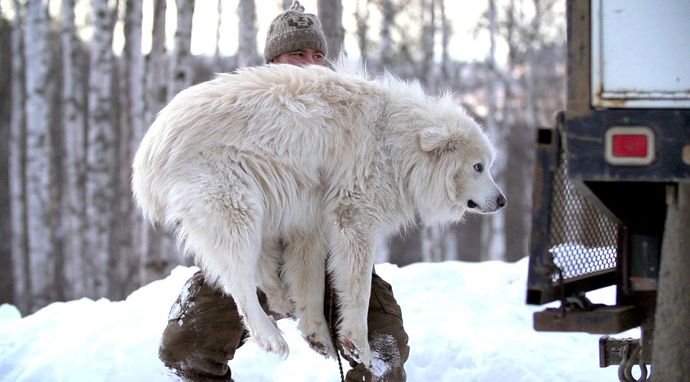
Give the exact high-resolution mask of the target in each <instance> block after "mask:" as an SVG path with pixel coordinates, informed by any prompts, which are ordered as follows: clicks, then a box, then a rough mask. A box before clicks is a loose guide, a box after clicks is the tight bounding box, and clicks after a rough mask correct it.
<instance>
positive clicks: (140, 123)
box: [115, 0, 147, 293]
mask: <svg viewBox="0 0 690 382" xmlns="http://www.w3.org/2000/svg"><path fill="white" fill-rule="evenodd" d="M142 19H143V13H142V2H141V1H138V0H127V1H126V3H125V11H124V34H125V46H124V52H123V56H124V59H123V61H122V64H123V68H122V72H123V75H122V77H121V78H122V79H123V80H122V82H123V86H122V91H121V94H122V100H121V104H122V108H121V110H122V111H121V114H122V117H121V120H122V123H121V124H120V155H119V156H120V163H122V166H121V168H120V171H119V174H120V180H119V182H118V183H119V184H120V197H119V202H120V203H119V205H120V212H119V213H120V216H119V217H118V221H122V222H131V224H122V225H117V226H118V227H119V230H118V231H119V234H118V236H119V237H120V246H119V247H120V253H121V254H120V261H119V264H118V266H117V267H116V268H115V269H116V271H117V273H118V280H119V282H118V283H119V284H121V285H120V287H121V288H122V289H121V293H124V292H126V291H127V290H129V289H131V288H133V287H136V286H139V285H141V282H140V280H139V272H138V267H139V260H140V258H141V253H140V252H139V251H138V250H139V248H140V247H139V243H140V241H141V236H142V234H141V227H142V226H143V224H144V221H143V218H142V215H141V214H140V213H139V211H138V209H137V208H136V206H135V205H134V200H133V199H132V197H131V191H130V179H131V174H132V168H131V166H130V165H129V164H130V163H132V157H133V156H134V153H135V152H136V150H137V148H138V147H139V142H140V141H141V139H142V138H143V136H144V133H145V132H146V127H147V126H146V122H145V120H146V114H145V112H146V110H145V108H146V99H145V91H144V86H145V69H146V62H145V61H144V56H143V54H142V52H141V40H142Z"/></svg>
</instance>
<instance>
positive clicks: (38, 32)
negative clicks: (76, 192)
mask: <svg viewBox="0 0 690 382" xmlns="http://www.w3.org/2000/svg"><path fill="white" fill-rule="evenodd" d="M25 33H26V40H25V50H24V57H25V63H26V150H27V151H26V182H27V188H26V192H27V193H26V208H27V218H28V222H27V223H28V224H27V226H28V232H29V235H30V236H29V248H28V251H29V255H30V256H29V263H30V269H31V278H32V280H31V281H32V283H31V286H32V288H31V291H30V293H31V296H30V299H31V302H32V308H35V307H40V306H43V305H45V304H46V303H47V302H49V301H54V300H55V299H56V298H57V297H58V293H57V292H58V291H57V290H56V288H54V282H55V281H56V279H57V277H58V275H57V274H56V269H55V266H54V265H55V258H56V257H57V252H58V250H59V248H58V245H57V241H58V237H57V221H56V219H57V217H58V213H59V200H57V195H58V193H57V187H56V183H57V182H56V179H55V178H56V176H55V173H54V167H53V162H52V159H53V151H52V150H53V147H54V140H53V139H54V137H53V135H52V133H51V129H52V126H51V121H52V118H53V110H52V105H51V100H52V97H53V96H54V94H53V92H54V83H52V80H53V79H54V77H53V76H51V73H50V70H51V67H50V62H51V51H50V18H49V16H48V4H47V2H46V1H42V0H29V1H28V2H27V14H26V30H25ZM51 77H52V78H51Z"/></svg>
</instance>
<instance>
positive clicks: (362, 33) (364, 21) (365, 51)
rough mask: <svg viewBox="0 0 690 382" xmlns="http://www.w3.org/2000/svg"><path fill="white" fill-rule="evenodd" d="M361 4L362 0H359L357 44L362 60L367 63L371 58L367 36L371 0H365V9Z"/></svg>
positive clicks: (356, 20)
mask: <svg viewBox="0 0 690 382" xmlns="http://www.w3.org/2000/svg"><path fill="white" fill-rule="evenodd" d="M360 4H361V1H360V0H357V9H356V10H355V22H356V23H357V31H356V33H357V45H358V46H359V54H360V57H361V59H362V62H364V63H366V62H367V59H368V58H369V40H368V38H367V33H368V31H369V24H368V23H369V0H365V2H364V7H363V8H364V9H362V7H361V5H360Z"/></svg>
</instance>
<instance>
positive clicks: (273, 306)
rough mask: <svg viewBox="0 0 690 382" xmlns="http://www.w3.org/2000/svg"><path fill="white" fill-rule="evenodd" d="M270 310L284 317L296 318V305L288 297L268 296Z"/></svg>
mask: <svg viewBox="0 0 690 382" xmlns="http://www.w3.org/2000/svg"><path fill="white" fill-rule="evenodd" d="M267 297H268V309H269V310H270V311H271V312H273V313H278V314H279V315H281V316H283V317H295V303H294V302H293V301H292V300H290V299H289V298H287V296H268V295H267Z"/></svg>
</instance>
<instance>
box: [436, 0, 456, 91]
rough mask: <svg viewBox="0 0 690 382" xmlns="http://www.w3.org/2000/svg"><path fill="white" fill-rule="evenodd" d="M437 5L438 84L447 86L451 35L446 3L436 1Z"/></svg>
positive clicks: (440, 0) (439, 0) (441, 0)
mask: <svg viewBox="0 0 690 382" xmlns="http://www.w3.org/2000/svg"><path fill="white" fill-rule="evenodd" d="M437 5H438V6H439V8H440V13H441V78H440V83H442V84H447V83H448V80H449V73H448V65H449V62H448V61H449V55H448V52H449V48H448V46H449V44H450V37H451V34H452V28H451V24H450V20H448V16H447V15H446V1H445V0H437Z"/></svg>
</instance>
